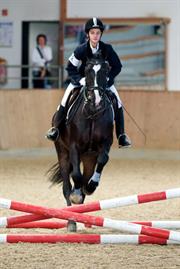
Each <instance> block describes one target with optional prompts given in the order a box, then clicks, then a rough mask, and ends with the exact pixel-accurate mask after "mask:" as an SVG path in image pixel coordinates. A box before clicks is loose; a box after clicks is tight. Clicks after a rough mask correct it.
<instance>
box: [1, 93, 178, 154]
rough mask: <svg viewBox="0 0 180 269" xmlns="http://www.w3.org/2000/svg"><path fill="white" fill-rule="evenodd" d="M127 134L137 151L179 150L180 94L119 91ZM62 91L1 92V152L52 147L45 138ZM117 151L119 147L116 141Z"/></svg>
mask: <svg viewBox="0 0 180 269" xmlns="http://www.w3.org/2000/svg"><path fill="white" fill-rule="evenodd" d="M119 93H120V96H121V99H122V101H123V103H124V106H125V108H126V109H127V111H128V113H130V115H131V116H132V117H133V118H134V119H135V120H136V122H137V123H138V125H139V126H140V127H141V129H142V130H143V132H144V133H145V134H146V138H147V140H146V143H145V140H144V136H143V135H142V134H141V133H140V131H139V130H138V129H137V127H136V126H135V124H134V123H133V121H132V120H131V118H130V117H129V116H128V114H127V113H126V112H125V124H126V131H127V133H128V135H129V136H130V138H131V139H132V141H133V146H134V147H135V148H156V149H175V150H178V149H180V92H145V91H120V92H119ZM62 95H63V91H62V90H50V91H48V90H13V91H12V90H4V91H0V134H1V135H0V149H10V148H36V147H52V146H53V144H52V143H51V142H49V141H47V140H46V139H45V138H44V134H45V132H46V130H47V129H48V128H50V122H51V118H52V115H53V113H54V112H55V110H56V107H57V105H58V104H59V102H60V100H61V98H62ZM113 146H114V147H116V146H117V142H116V139H114V145H113Z"/></svg>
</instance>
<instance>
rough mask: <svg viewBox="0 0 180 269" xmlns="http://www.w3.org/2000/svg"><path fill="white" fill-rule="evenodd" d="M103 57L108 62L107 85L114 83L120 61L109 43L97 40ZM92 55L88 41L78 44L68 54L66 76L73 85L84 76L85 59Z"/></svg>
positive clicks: (119, 68)
mask: <svg viewBox="0 0 180 269" xmlns="http://www.w3.org/2000/svg"><path fill="white" fill-rule="evenodd" d="M98 50H101V54H102V56H103V58H104V59H105V60H106V61H107V62H108V63H109V66H110V71H109V75H108V77H109V80H108V85H107V86H108V87H110V86H112V85H113V84H114V78H115V77H116V76H117V75H118V74H119V73H120V72H121V68H122V64H121V61H120V59H119V57H118V55H117V54H116V52H115V51H114V49H113V47H112V46H111V45H110V44H106V43H104V42H102V41H99V49H98ZM92 56H93V54H92V50H91V47H90V44H89V41H87V42H85V43H83V44H81V45H79V46H78V47H77V48H76V49H75V51H74V53H73V54H72V55H71V56H70V58H69V60H68V64H67V68H66V70H67V72H68V76H69V78H70V79H71V82H72V83H73V84H74V85H77V84H78V83H79V81H80V79H81V78H82V77H84V76H85V74H84V71H85V66H86V61H87V60H88V59H90V58H91V57H92Z"/></svg>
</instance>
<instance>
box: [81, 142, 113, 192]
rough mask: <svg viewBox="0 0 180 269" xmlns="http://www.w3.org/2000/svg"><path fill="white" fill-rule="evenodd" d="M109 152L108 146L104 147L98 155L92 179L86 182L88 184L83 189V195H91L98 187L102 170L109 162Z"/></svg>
mask: <svg viewBox="0 0 180 269" xmlns="http://www.w3.org/2000/svg"><path fill="white" fill-rule="evenodd" d="M109 150H110V146H107V145H106V146H104V147H103V148H102V150H101V151H100V153H99V155H98V158H97V165H96V169H95V171H94V173H93V175H92V177H91V178H90V180H89V181H88V184H87V186H86V189H85V193H86V194H88V195H90V194H92V193H93V192H94V191H95V190H96V188H97V187H98V185H99V182H100V178H101V174H102V171H103V168H104V166H105V165H106V163H107V162H108V160H109Z"/></svg>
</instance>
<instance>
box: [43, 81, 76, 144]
mask: <svg viewBox="0 0 180 269" xmlns="http://www.w3.org/2000/svg"><path fill="white" fill-rule="evenodd" d="M73 89H74V85H73V84H72V83H70V84H69V86H68V87H67V89H66V91H65V93H64V96H63V98H62V101H61V105H59V106H58V108H57V111H56V113H55V114H54V116H53V123H52V127H51V128H50V129H49V130H48V131H47V133H46V138H48V139H49V140H52V141H56V140H57V139H58V137H59V129H60V128H61V124H62V122H63V121H64V119H65V117H66V113H65V106H66V102H67V99H68V97H69V95H70V93H71V91H72V90H73Z"/></svg>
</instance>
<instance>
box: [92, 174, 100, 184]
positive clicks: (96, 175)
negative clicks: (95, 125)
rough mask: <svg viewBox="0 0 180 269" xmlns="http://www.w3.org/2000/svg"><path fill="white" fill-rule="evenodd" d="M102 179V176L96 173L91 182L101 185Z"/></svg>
mask: <svg viewBox="0 0 180 269" xmlns="http://www.w3.org/2000/svg"><path fill="white" fill-rule="evenodd" d="M100 177H101V174H99V173H97V172H94V174H93V176H92V178H91V180H93V181H94V182H97V183H99V181H100Z"/></svg>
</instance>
